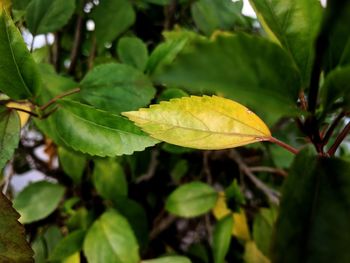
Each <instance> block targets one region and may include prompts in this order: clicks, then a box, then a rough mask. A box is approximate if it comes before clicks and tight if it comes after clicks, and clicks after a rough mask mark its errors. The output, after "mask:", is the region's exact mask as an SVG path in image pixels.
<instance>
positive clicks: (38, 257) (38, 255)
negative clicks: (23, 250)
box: [32, 236, 46, 263]
mask: <svg viewBox="0 0 350 263" xmlns="http://www.w3.org/2000/svg"><path fill="white" fill-rule="evenodd" d="M32 249H33V251H34V262H35V263H46V248H45V240H44V238H43V237H42V236H37V237H36V238H35V239H34V241H33V242H32Z"/></svg>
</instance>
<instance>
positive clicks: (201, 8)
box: [191, 0, 246, 35]
mask: <svg viewBox="0 0 350 263" xmlns="http://www.w3.org/2000/svg"><path fill="white" fill-rule="evenodd" d="M242 8H243V2H242V1H235V2H233V1H231V0H216V1H212V0H199V1H196V2H194V3H193V4H192V6H191V13H192V17H193V20H194V22H195V24H196V26H197V27H198V28H199V29H200V30H201V31H202V32H204V33H205V34H206V35H211V34H212V33H213V32H214V31H215V30H231V29H233V28H234V26H235V25H236V24H237V25H245V24H246V22H245V20H244V17H243V16H242V14H241V11H242Z"/></svg>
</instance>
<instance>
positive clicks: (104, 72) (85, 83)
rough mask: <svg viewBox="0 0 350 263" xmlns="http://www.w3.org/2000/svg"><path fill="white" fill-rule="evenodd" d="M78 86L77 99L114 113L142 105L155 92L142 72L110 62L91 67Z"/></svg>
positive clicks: (145, 103)
mask: <svg viewBox="0 0 350 263" xmlns="http://www.w3.org/2000/svg"><path fill="white" fill-rule="evenodd" d="M80 87H81V91H80V93H79V100H80V101H82V102H86V103H88V104H90V105H92V106H94V107H96V108H99V109H102V110H106V111H110V112H113V113H120V112H122V111H127V110H135V109H138V108H140V107H144V106H146V105H148V104H149V103H150V101H151V99H153V97H154V95H155V92H156V91H155V89H154V87H153V85H152V82H151V81H150V80H149V79H148V77H147V76H145V75H144V74H143V73H142V72H141V71H139V70H137V69H135V68H132V67H130V66H128V65H123V64H112V63H111V64H104V65H100V66H98V67H96V68H94V69H93V70H92V71H90V72H89V73H88V74H87V75H86V76H85V78H84V79H83V80H82V81H81V83H80Z"/></svg>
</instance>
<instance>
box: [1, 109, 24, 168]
mask: <svg viewBox="0 0 350 263" xmlns="http://www.w3.org/2000/svg"><path fill="white" fill-rule="evenodd" d="M20 130H21V127H20V120H19V117H18V114H17V113H16V111H14V110H11V109H8V108H6V107H3V106H0V149H1V151H0V170H1V169H2V168H3V167H4V166H5V164H6V162H7V161H8V160H10V159H11V158H12V155H13V153H14V150H15V149H16V148H17V145H18V142H19V138H20Z"/></svg>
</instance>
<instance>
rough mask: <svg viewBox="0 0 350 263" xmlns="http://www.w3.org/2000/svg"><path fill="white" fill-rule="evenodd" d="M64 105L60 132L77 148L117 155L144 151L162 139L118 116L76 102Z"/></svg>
mask: <svg viewBox="0 0 350 263" xmlns="http://www.w3.org/2000/svg"><path fill="white" fill-rule="evenodd" d="M60 105H61V109H60V110H59V111H58V112H57V113H56V114H57V118H56V125H57V126H58V127H60V129H59V130H58V134H59V136H60V139H61V140H62V141H64V142H65V144H66V145H69V146H70V147H72V148H73V149H75V150H77V151H81V152H84V153H88V154H91V155H98V156H115V155H122V154H131V153H133V152H134V151H141V150H144V149H145V148H146V147H149V146H153V145H155V144H156V143H157V142H158V141H157V140H155V139H152V138H150V137H149V136H147V135H146V134H145V133H143V132H142V131H141V130H140V129H139V128H137V127H136V126H135V125H133V124H132V123H131V122H130V121H128V120H127V119H125V118H123V117H120V116H118V115H113V114H111V113H109V112H105V111H100V110H97V109H95V108H93V107H91V106H88V105H84V104H81V103H79V102H75V101H68V100H62V101H60ZM96 141H97V142H98V143H96Z"/></svg>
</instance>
